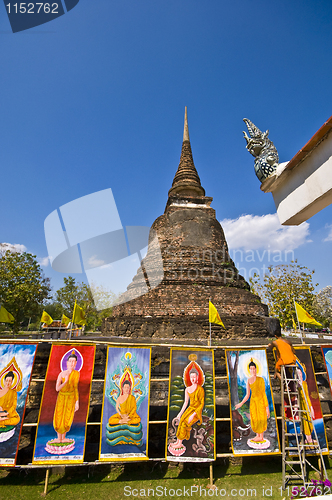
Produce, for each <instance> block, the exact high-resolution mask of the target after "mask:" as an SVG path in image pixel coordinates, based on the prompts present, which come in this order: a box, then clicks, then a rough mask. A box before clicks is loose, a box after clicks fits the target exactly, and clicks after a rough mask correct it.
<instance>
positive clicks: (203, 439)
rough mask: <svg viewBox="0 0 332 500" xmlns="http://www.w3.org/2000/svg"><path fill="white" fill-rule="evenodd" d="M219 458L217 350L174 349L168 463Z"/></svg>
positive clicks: (170, 389)
mask: <svg viewBox="0 0 332 500" xmlns="http://www.w3.org/2000/svg"><path fill="white" fill-rule="evenodd" d="M215 458H216V453H215V392H214V357H213V350H211V349H196V348H195V349H177V348H174V349H171V363H170V379H169V391H168V416H167V439H166V460H168V461H172V460H173V461H175V462H208V461H212V460H215Z"/></svg>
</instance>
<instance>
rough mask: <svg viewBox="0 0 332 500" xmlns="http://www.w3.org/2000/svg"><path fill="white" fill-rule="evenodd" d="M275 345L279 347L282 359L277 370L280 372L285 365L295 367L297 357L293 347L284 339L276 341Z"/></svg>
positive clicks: (277, 365) (277, 364)
mask: <svg viewBox="0 0 332 500" xmlns="http://www.w3.org/2000/svg"><path fill="white" fill-rule="evenodd" d="M275 343H276V344H277V346H278V351H279V354H280V358H279V359H278V361H277V363H276V370H277V371H278V372H280V367H281V366H283V365H293V364H295V361H296V356H295V354H294V353H293V351H292V346H291V345H290V344H288V342H285V340H283V339H276V340H275Z"/></svg>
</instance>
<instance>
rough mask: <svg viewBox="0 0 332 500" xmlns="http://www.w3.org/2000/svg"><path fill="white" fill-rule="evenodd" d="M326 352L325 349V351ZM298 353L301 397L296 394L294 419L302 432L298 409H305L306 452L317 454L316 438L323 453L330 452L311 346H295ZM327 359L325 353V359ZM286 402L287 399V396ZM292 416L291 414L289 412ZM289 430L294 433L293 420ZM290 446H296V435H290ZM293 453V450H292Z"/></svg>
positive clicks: (288, 426) (297, 366) (288, 424)
mask: <svg viewBox="0 0 332 500" xmlns="http://www.w3.org/2000/svg"><path fill="white" fill-rule="evenodd" d="M323 353H324V351H323ZM295 354H296V370H297V378H298V380H299V387H298V390H299V398H298V397H297V396H295V399H294V401H293V409H294V411H295V415H294V419H295V422H296V426H297V429H298V431H299V432H300V417H299V412H298V410H305V412H304V413H302V415H303V423H302V425H303V434H304V438H305V440H304V442H305V444H306V453H307V454H308V455H315V453H316V451H315V449H314V446H310V445H315V444H316V443H317V442H316V438H317V439H318V442H319V445H320V448H321V451H322V453H323V455H327V454H328V446H327V439H326V433H325V426H324V419H323V413H322V408H321V405H320V400H319V392H318V388H317V382H316V377H315V371H314V367H313V363H312V358H311V351H310V348H309V347H302V346H301V347H300V346H296V347H295ZM326 360H327V358H326V355H325V361H326ZM285 403H286V404H287V400H286V398H285ZM308 414H310V416H311V422H310V420H308V419H307V418H306V415H308ZM288 417H289V418H291V414H288ZM286 425H287V431H288V432H289V433H290V434H294V424H293V423H292V422H287V424H286ZM288 446H290V447H291V446H296V440H295V436H294V437H292V436H290V437H289V438H288ZM290 454H292V451H290Z"/></svg>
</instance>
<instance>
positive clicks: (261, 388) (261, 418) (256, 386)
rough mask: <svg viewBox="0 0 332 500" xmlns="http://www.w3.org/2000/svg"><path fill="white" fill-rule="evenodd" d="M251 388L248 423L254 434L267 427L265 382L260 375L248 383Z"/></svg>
mask: <svg viewBox="0 0 332 500" xmlns="http://www.w3.org/2000/svg"><path fill="white" fill-rule="evenodd" d="M249 386H250V390H251V397H250V424H251V428H252V430H253V431H254V432H256V434H260V433H261V432H264V431H266V429H267V414H266V408H267V407H268V406H269V404H268V401H267V397H266V392H265V382H264V379H263V378H262V377H256V380H255V382H254V383H253V384H249Z"/></svg>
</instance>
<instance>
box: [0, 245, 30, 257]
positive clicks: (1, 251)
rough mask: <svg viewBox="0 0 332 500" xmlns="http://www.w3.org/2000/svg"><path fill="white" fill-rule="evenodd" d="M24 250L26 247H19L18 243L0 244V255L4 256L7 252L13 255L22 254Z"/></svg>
mask: <svg viewBox="0 0 332 500" xmlns="http://www.w3.org/2000/svg"><path fill="white" fill-rule="evenodd" d="M26 249H27V248H26V246H24V245H20V244H19V243H0V255H2V254H4V253H5V252H7V251H8V250H9V251H10V252H13V253H14V252H17V253H23V252H25V251H26Z"/></svg>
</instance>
